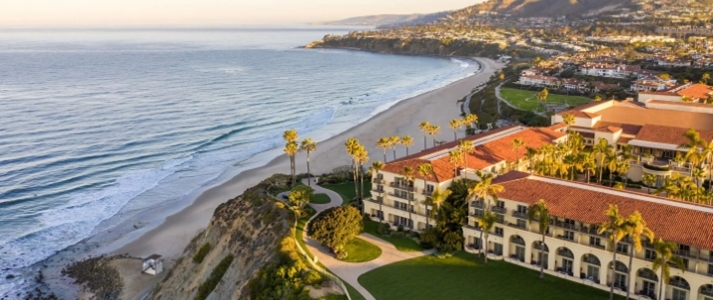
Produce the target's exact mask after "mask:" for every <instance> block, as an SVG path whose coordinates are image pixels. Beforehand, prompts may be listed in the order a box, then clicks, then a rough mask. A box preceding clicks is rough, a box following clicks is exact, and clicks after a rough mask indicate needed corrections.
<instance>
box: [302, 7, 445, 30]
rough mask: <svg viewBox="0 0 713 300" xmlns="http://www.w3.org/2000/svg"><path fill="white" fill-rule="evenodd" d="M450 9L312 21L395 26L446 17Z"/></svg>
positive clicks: (422, 22)
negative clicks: (422, 12) (425, 12)
mask: <svg viewBox="0 0 713 300" xmlns="http://www.w3.org/2000/svg"><path fill="white" fill-rule="evenodd" d="M451 12H452V11H442V12H436V13H429V14H381V15H369V16H358V17H351V18H347V19H342V20H335V21H327V22H318V23H314V24H316V25H356V26H374V27H396V26H404V25H418V24H425V23H429V22H433V21H436V20H438V19H440V18H443V17H446V16H447V15H449V14H450V13H451Z"/></svg>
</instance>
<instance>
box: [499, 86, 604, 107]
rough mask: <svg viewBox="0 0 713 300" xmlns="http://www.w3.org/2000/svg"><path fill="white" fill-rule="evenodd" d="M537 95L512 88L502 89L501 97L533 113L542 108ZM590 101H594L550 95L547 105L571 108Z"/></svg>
mask: <svg viewBox="0 0 713 300" xmlns="http://www.w3.org/2000/svg"><path fill="white" fill-rule="evenodd" d="M536 93H537V92H535V91H524V90H518V89H511V88H504V89H500V96H501V97H503V99H505V100H507V101H508V102H510V103H511V104H512V105H514V106H516V107H517V108H519V109H521V110H525V111H531V110H534V109H536V108H539V107H540V104H539V103H538V102H537V98H536V96H535V94H536ZM590 101H592V100H591V99H589V98H585V97H580V96H565V95H555V94H549V96H547V103H553V104H554V103H558V104H562V103H566V104H568V105H570V106H579V105H582V104H586V103H589V102H590Z"/></svg>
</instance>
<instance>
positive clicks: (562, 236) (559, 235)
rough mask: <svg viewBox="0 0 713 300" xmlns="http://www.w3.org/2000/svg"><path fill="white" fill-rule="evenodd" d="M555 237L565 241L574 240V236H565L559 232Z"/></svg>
mask: <svg viewBox="0 0 713 300" xmlns="http://www.w3.org/2000/svg"><path fill="white" fill-rule="evenodd" d="M556 238H558V239H560V240H565V241H574V237H572V238H569V237H568V236H566V235H561V234H558V235H557V236H556Z"/></svg>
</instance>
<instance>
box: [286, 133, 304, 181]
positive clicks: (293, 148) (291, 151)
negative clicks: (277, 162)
mask: <svg viewBox="0 0 713 300" xmlns="http://www.w3.org/2000/svg"><path fill="white" fill-rule="evenodd" d="M282 138H283V139H284V140H285V142H287V143H286V144H285V149H284V150H283V151H285V153H286V154H287V156H289V157H290V175H292V186H295V185H296V184H297V182H296V181H297V179H296V178H295V173H296V170H295V154H297V151H299V150H300V147H299V145H298V144H297V139H298V136H297V130H294V129H290V130H286V131H285V132H284V133H283V134H282Z"/></svg>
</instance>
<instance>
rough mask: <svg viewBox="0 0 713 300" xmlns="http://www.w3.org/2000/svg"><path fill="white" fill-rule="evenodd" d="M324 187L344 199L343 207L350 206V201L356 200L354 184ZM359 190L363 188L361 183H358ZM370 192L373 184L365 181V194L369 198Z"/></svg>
mask: <svg viewBox="0 0 713 300" xmlns="http://www.w3.org/2000/svg"><path fill="white" fill-rule="evenodd" d="M322 187H323V188H325V189H330V190H332V191H335V192H337V194H339V196H341V197H342V205H347V204H349V201H351V200H352V199H354V198H356V194H355V193H354V184H353V183H351V182H347V183H340V184H325V185H323V186H322ZM357 188H361V183H357ZM370 191H371V182H370V181H368V180H366V179H365V180H364V194H365V195H366V196H367V197H369V195H370Z"/></svg>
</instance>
